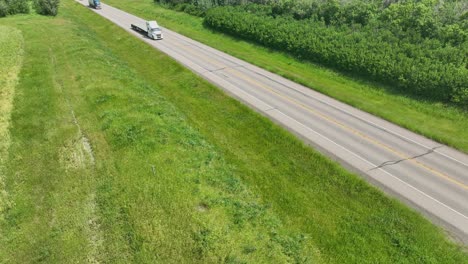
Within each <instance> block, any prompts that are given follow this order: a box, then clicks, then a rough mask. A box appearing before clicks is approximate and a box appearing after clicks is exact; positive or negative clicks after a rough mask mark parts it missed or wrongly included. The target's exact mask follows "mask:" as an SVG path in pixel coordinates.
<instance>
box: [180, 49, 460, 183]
mask: <svg viewBox="0 0 468 264" xmlns="http://www.w3.org/2000/svg"><path fill="white" fill-rule="evenodd" d="M175 46H177V47H180V48H182V49H184V50H185V51H187V52H188V53H190V54H191V55H192V56H195V57H198V58H199V59H201V60H204V61H208V62H210V63H211V64H213V65H215V66H217V67H219V68H224V71H227V72H230V73H231V74H233V75H235V76H237V77H238V78H240V79H242V80H244V81H247V82H249V83H251V84H253V85H254V86H258V87H260V88H262V89H264V90H267V91H269V92H270V93H273V94H275V95H277V96H279V97H281V98H283V99H285V100H287V101H289V102H291V103H293V104H294V105H297V106H299V107H301V108H303V109H305V110H307V111H308V112H310V113H312V114H314V115H316V116H318V117H320V118H322V119H324V120H327V121H328V122H331V123H334V124H336V125H337V126H339V127H341V128H343V129H345V130H347V131H350V132H351V133H353V134H355V135H357V136H359V137H361V138H363V139H365V140H367V141H369V142H371V143H374V144H375V145H377V146H380V147H381V148H384V149H386V150H388V151H390V152H392V153H393V154H395V155H397V156H398V157H401V158H402V159H403V160H407V161H409V162H411V163H413V164H415V165H416V166H419V167H422V168H424V169H426V170H428V171H430V172H431V173H433V174H434V175H436V176H439V177H441V178H443V179H445V180H448V181H450V182H452V183H454V184H456V185H458V186H460V187H462V188H463V189H468V185H466V184H464V183H462V182H460V181H457V180H456V179H454V178H452V177H450V176H448V175H446V174H445V173H443V172H440V171H438V170H436V169H434V168H432V167H430V166H428V165H426V164H424V163H422V162H420V161H418V160H416V159H414V158H413V157H411V156H408V155H406V154H404V153H402V152H400V151H398V150H396V149H394V148H392V147H390V146H388V145H386V144H384V143H382V142H380V141H378V140H376V139H374V138H372V137H369V136H368V135H366V134H364V133H362V132H360V131H358V130H356V129H354V128H352V127H349V126H347V125H345V124H343V123H341V122H339V121H338V120H336V119H333V118H331V117H329V116H327V115H325V114H323V113H321V112H319V111H317V110H315V109H313V108H311V107H309V106H307V105H305V104H303V103H301V102H299V101H297V100H295V99H292V98H290V97H288V96H285V95H283V94H281V93H279V92H278V91H276V90H274V89H272V88H270V87H269V86H266V85H264V84H262V83H260V82H258V81H256V80H255V79H252V78H250V77H249V76H247V75H245V74H244V73H242V72H240V71H239V70H238V69H235V68H229V67H228V66H227V65H225V64H221V63H220V62H218V61H215V60H213V59H211V58H209V57H201V56H200V55H199V54H197V53H193V52H191V51H190V49H188V48H187V46H185V45H184V46H182V45H175Z"/></svg>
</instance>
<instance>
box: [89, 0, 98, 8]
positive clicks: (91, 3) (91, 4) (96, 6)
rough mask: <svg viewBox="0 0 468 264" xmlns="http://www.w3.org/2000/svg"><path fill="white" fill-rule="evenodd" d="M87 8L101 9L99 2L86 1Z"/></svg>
mask: <svg viewBox="0 0 468 264" xmlns="http://www.w3.org/2000/svg"><path fill="white" fill-rule="evenodd" d="M88 3H89V7H92V8H94V9H101V0H88Z"/></svg>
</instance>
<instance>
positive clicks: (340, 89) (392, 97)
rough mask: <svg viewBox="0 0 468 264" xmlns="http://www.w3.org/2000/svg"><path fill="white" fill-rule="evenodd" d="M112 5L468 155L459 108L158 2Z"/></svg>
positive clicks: (116, 1) (465, 122) (126, 0)
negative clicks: (223, 29) (213, 26)
mask: <svg viewBox="0 0 468 264" xmlns="http://www.w3.org/2000/svg"><path fill="white" fill-rule="evenodd" d="M106 3H107V4H110V5H113V6H115V7H117V8H120V9H122V10H126V11H127V12H130V13H132V14H135V15H137V16H140V17H143V18H146V19H156V20H157V21H159V23H160V24H161V25H163V26H165V27H167V28H170V29H172V30H175V31H177V32H179V33H181V34H184V35H186V36H188V37H190V38H193V39H195V40H198V41H200V42H203V43H205V44H207V45H209V46H212V47H214V48H217V49H219V50H222V51H224V52H227V53H229V54H231V55H234V56H236V57H238V58H241V59H243V60H246V61H248V62H250V63H253V64H255V65H258V66H260V67H262V68H265V69H267V70H269V71H272V72H274V73H277V74H279V75H282V76H284V77H286V78H288V79H291V80H293V81H296V82H298V83H301V84H303V85H305V86H307V87H311V88H312V89H314V90H317V91H319V92H322V93H324V94H327V95H329V96H331V97H334V98H336V99H338V100H340V101H342V102H345V103H348V104H350V105H353V106H355V107H357V108H359V109H362V110H364V111H366V112H369V113H372V114H375V115H377V116H380V117H382V118H384V119H386V120H389V121H391V122H393V123H396V124H398V125H400V126H403V127H405V128H408V129H409V130H412V131H414V132H417V133H419V134H422V135H424V136H426V137H428V138H432V139H434V140H436V141H439V142H441V143H445V144H448V145H450V146H452V147H454V148H457V149H459V150H462V151H464V152H467V153H468V113H467V112H466V111H463V110H460V109H458V108H456V107H453V106H449V105H444V104H442V103H437V102H429V101H424V100H422V99H420V98H419V99H418V98H410V97H408V96H406V95H402V94H399V93H398V91H397V90H396V89H393V88H392V87H389V86H385V85H381V84H377V83H372V82H366V81H362V80H360V79H359V78H355V77H353V76H347V75H343V74H340V73H337V72H334V71H331V70H328V69H326V68H323V67H321V66H319V65H317V64H312V63H309V62H303V61H299V60H297V59H295V58H292V57H291V56H288V55H287V54H285V53H281V52H276V51H272V50H270V49H267V48H264V47H262V46H261V45H256V44H254V43H250V42H247V41H243V40H240V39H236V38H233V37H230V36H228V35H225V34H222V33H219V32H214V31H212V30H210V29H207V28H205V27H203V19H202V18H199V17H194V16H191V15H188V14H186V13H182V12H176V11H173V10H169V9H166V8H164V7H161V6H160V5H157V4H155V3H154V1H153V0H107V1H106Z"/></svg>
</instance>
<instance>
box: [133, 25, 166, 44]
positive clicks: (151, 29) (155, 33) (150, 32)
mask: <svg viewBox="0 0 468 264" xmlns="http://www.w3.org/2000/svg"><path fill="white" fill-rule="evenodd" d="M131 27H132V29H133V30H135V31H136V32H139V33H141V34H143V35H146V36H148V37H149V38H151V39H155V40H156V39H163V33H162V30H161V28H160V27H159V25H158V23H157V22H156V21H146V30H145V29H144V27H142V26H137V25H134V24H131Z"/></svg>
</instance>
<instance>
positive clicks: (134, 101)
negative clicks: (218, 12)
mask: <svg viewBox="0 0 468 264" xmlns="http://www.w3.org/2000/svg"><path fill="white" fill-rule="evenodd" d="M0 24H1V25H8V26H9V27H14V28H17V29H18V30H20V31H21V32H22V34H23V37H24V62H23V66H22V70H21V72H20V74H19V82H18V85H17V86H16V95H15V99H14V101H13V102H14V103H13V106H14V107H13V111H12V115H11V116H12V117H11V126H10V127H11V128H10V134H11V145H10V148H9V149H8V155H7V156H8V159H7V160H6V169H5V172H6V173H5V175H6V177H5V192H6V193H7V198H8V201H9V206H8V207H7V209H6V210H5V211H4V221H2V222H0V232H1V236H0V249H1V250H0V259H2V260H3V261H5V262H7V263H10V262H12V263H15V262H16V263H29V262H40V261H42V262H46V263H71V262H111V263H115V262H117V263H120V262H122V263H128V262H136V263H155V262H158V263H193V262H195V263H212V262H225V263H291V262H292V263H311V262H314V263H343V262H349V263H350V262H360V263H361V262H406V263H414V262H434V263H436V262H437V263H464V262H466V259H467V258H466V257H467V255H466V253H465V252H464V251H463V249H462V248H461V247H460V246H457V245H455V244H453V243H451V242H449V241H448V239H447V238H446V236H445V234H444V233H443V232H442V231H441V230H440V229H439V228H437V227H435V226H434V225H432V224H431V223H429V222H428V221H427V220H425V219H424V218H423V217H421V216H420V215H419V214H418V213H415V212H413V211H412V210H410V209H408V208H407V207H405V206H403V205H401V204H400V203H399V202H397V201H395V200H392V199H389V198H387V197H386V196H384V195H383V194H382V193H381V192H379V191H377V190H376V189H374V188H372V187H370V186H369V185H368V184H366V183H365V182H364V181H363V180H361V179H360V178H359V177H357V176H355V175H352V174H350V173H348V172H346V171H345V170H344V169H342V168H341V167H340V166H338V165H337V164H335V163H333V162H331V161H329V160H328V159H326V158H324V157H323V156H322V155H320V154H318V153H316V152H315V151H313V150H312V149H310V148H309V147H307V146H304V145H303V144H302V143H301V142H300V141H299V140H297V139H296V138H295V137H293V136H292V135H290V134H289V133H288V132H286V131H284V130H283V129H281V128H279V127H278V126H276V125H274V124H272V123H271V122H270V121H268V120H267V119H265V118H263V117H261V116H260V115H258V114H256V113H254V112H252V111H251V110H249V109H248V108H247V107H244V106H243V105H241V104H240V103H238V102H236V101H235V100H233V99H231V98H229V97H228V96H226V95H225V94H224V93H223V92H221V91H220V90H219V89H217V88H216V87H213V86H212V85H210V84H208V83H207V82H205V81H204V80H201V79H200V78H198V77H197V76H196V75H194V74H193V73H191V72H190V71H188V70H186V69H184V68H183V67H182V66H180V65H179V64H177V63H176V62H174V61H173V60H172V59H170V58H168V57H166V56H165V55H163V54H162V53H160V52H158V51H156V50H155V49H153V48H151V47H150V46H148V45H146V44H145V43H143V42H142V41H140V40H138V39H137V38H135V37H132V36H131V35H129V34H128V33H126V32H125V31H124V30H122V29H120V28H118V27H116V26H114V25H113V24H111V23H110V22H108V21H107V20H105V19H103V18H101V17H99V16H97V15H96V14H94V13H92V12H90V11H89V10H87V9H86V8H85V7H83V6H81V5H79V4H77V3H74V2H73V1H63V3H62V7H61V9H60V15H59V16H58V17H56V18H46V17H41V16H37V15H27V16H15V17H9V18H5V19H1V20H0Z"/></svg>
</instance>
